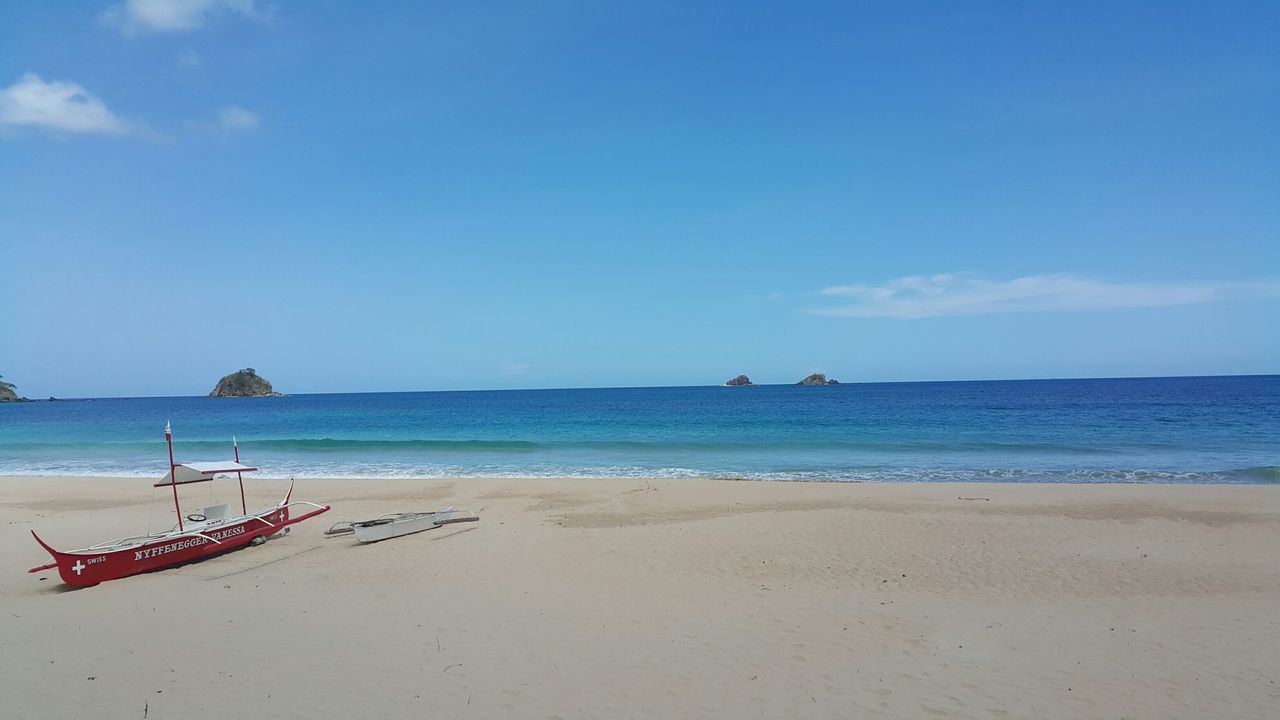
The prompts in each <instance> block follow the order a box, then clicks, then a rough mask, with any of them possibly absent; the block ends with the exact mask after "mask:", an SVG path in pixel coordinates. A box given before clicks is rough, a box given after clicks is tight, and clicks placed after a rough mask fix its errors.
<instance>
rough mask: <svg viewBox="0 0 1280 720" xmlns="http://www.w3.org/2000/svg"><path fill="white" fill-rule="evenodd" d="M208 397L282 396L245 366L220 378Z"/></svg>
mask: <svg viewBox="0 0 1280 720" xmlns="http://www.w3.org/2000/svg"><path fill="white" fill-rule="evenodd" d="M209 397H284V393H278V392H276V391H275V390H274V389H273V388H272V387H271V383H270V382H268V381H267V379H266V378H264V377H262V376H261V375H259V374H258V371H257V370H254V369H253V368H245V369H243V370H239V371H237V372H233V373H231V374H230V375H228V376H226V377H224V378H222V379H221V380H219V381H218V385H217V387H215V388H214V389H213V392H211V393H209Z"/></svg>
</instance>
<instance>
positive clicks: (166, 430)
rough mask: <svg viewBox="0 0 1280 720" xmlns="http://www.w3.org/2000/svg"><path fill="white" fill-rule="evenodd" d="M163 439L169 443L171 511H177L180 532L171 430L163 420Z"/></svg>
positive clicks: (180, 524)
mask: <svg viewBox="0 0 1280 720" xmlns="http://www.w3.org/2000/svg"><path fill="white" fill-rule="evenodd" d="M164 441H165V442H166V443H168V444H169V487H171V488H173V511H174V512H176V513H178V532H182V507H181V506H180V505H178V468H177V466H176V465H174V463H173V431H172V430H170V429H169V421H168V420H165V421H164Z"/></svg>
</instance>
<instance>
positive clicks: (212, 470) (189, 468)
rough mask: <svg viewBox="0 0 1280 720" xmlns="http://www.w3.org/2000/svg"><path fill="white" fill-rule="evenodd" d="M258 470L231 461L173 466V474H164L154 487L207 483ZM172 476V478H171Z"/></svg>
mask: <svg viewBox="0 0 1280 720" xmlns="http://www.w3.org/2000/svg"><path fill="white" fill-rule="evenodd" d="M257 469H258V468H254V467H249V466H248V465H241V464H240V463H238V462H234V461H232V460H223V461H221V462H193V463H183V464H181V465H175V466H174V468H173V470H174V472H173V473H165V474H164V479H163V480H161V481H160V482H158V483H156V484H155V487H163V486H165V485H185V484H187V483H198V482H209V481H210V480H212V479H213V477H214V476H215V475H221V474H223V473H233V472H254V471H255V470H257ZM171 475H172V477H171Z"/></svg>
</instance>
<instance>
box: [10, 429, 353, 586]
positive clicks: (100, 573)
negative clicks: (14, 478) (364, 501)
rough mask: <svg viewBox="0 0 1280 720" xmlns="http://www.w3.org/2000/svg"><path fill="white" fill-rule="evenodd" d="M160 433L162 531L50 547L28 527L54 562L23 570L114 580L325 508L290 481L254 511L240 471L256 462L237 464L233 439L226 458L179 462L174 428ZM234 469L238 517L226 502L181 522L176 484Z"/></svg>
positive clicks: (236, 543) (263, 534)
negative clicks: (168, 493) (164, 492)
mask: <svg viewBox="0 0 1280 720" xmlns="http://www.w3.org/2000/svg"><path fill="white" fill-rule="evenodd" d="M164 439H165V442H167V443H168V444H169V473H168V474H167V475H165V477H164V480H161V481H160V482H158V483H156V484H155V485H154V487H169V488H171V489H172V490H173V509H174V511H175V512H176V513H177V514H178V524H177V525H176V526H174V527H173V529H171V530H168V531H166V532H161V533H155V534H152V535H137V536H134V537H127V538H121V539H119V540H112V541H111V542H105V543H100V544H98V545H91V546H89V547H87V548H84V549H83V550H68V551H65V552H63V551H59V550H54V549H53V548H52V547H50V546H49V545H48V543H46V542H45V541H43V540H41V539H40V536H39V535H36V533H35V531H34V530H33V531H32V532H31V535H32V537H34V538H35V539H36V542H38V543H40V547H42V548H44V549H45V550H48V551H49V554H50V555H52V556H53V562H51V563H48V564H46V565H41V566H40V567H34V568H31V569H30V570H28V571H27V572H32V573H36V572H42V571H45V570H52V569H54V568H57V569H58V574H59V575H61V576H62V581H63V582H65V583H66V584H68V585H74V586H77V587H88V586H91V585H97V584H98V583H100V582H105V581H107V580H116V579H119V578H123V577H128V576H130V575H137V574H138V573H144V572H148V571H151V570H159V569H161V568H166V567H171V566H174V565H180V564H182V563H186V562H191V561H192V560H200V559H202V558H206V557H210V556H213V555H220V554H222V553H225V552H228V551H230V550H235V549H237V548H242V547H244V546H246V545H250V544H254V545H257V544H261V543H263V542H265V541H266V539H267V538H268V537H271V536H273V535H276V534H278V533H286V532H288V530H287V528H288V527H289V526H290V525H293V524H295V523H300V522H302V521H303V520H307V519H309V518H313V517H315V516H316V515H319V514H321V513H326V512H328V511H329V509H330V508H329V506H328V505H317V504H315V503H313V502H306V501H305V500H291V499H290V498H291V497H292V496H293V482H292V481H290V483H289V492H288V493H287V494H286V495H285V496H284V499H283V500H281V501H280V502H278V503H276V504H275V505H273V506H271V507H269V508H267V509H265V510H259V511H257V512H254V513H250V512H249V511H248V508H247V506H246V505H245V499H244V473H247V472H254V471H256V470H257V468H253V467H248V466H247V465H241V464H240V448H239V446H238V445H237V444H236V442H235V439H234V438H233V439H232V447H233V448H234V449H235V460H234V461H230V460H229V461H226V462H199V463H183V464H178V463H175V462H174V461H173V433H172V432H171V431H170V429H169V423H165V425H164ZM231 473H235V474H236V477H237V478H239V480H240V511H241V513H242V514H241V515H239V516H237V517H227V506H226V505H215V506H213V507H207V508H205V509H204V511H203V512H201V513H193V514H190V515H187V516H186V522H183V515H182V507H181V506H180V505H179V504H178V486H179V485H187V484H190V483H201V482H211V481H212V480H213V479H214V477H216V476H218V475H229V474H231ZM295 507H309V508H314V509H312V510H310V511H308V512H305V513H304V514H302V515H299V516H297V517H290V510H291V509H292V508H295Z"/></svg>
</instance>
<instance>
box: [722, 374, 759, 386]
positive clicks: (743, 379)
mask: <svg viewBox="0 0 1280 720" xmlns="http://www.w3.org/2000/svg"><path fill="white" fill-rule="evenodd" d="M724 384H725V387H748V386H751V385H755V383H753V382H751V378H749V377H747V376H746V375H739V376H738V377H736V378H734V379H732V380H726V381H725V383H724Z"/></svg>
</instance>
